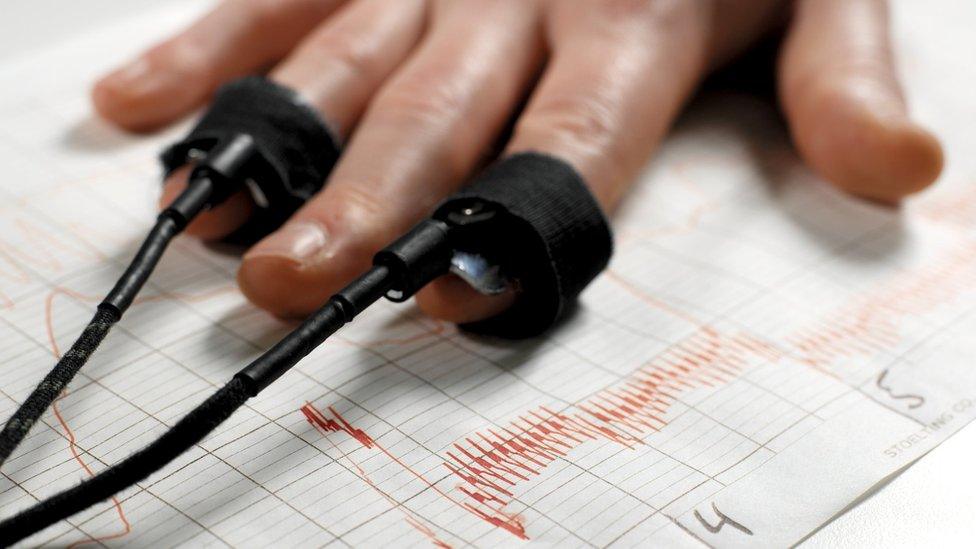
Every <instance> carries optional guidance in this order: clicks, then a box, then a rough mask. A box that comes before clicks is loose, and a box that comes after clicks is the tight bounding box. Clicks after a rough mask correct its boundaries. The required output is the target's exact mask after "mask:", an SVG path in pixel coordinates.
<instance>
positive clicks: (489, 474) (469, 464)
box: [447, 444, 515, 496]
mask: <svg viewBox="0 0 976 549" xmlns="http://www.w3.org/2000/svg"><path fill="white" fill-rule="evenodd" d="M454 447H455V448H457V449H458V450H459V451H460V452H461V453H463V454H464V455H465V457H467V458H469V459H470V458H473V457H474V456H472V455H471V453H470V452H468V451H467V450H466V449H465V448H464V447H463V446H461V445H460V444H454ZM447 455H448V456H450V457H451V458H452V459H453V460H454V461H455V462H457V463H458V464H459V465H460V466H461V467H462V468H464V469H467V470H468V471H470V472H471V473H472V474H473V475H475V476H476V477H478V478H479V479H481V480H482V481H483V483H484V484H485V485H487V486H491V487H492V488H494V489H496V490H499V491H504V492H505V493H506V495H509V496H510V495H512V494H511V493H510V492H508V490H505V489H504V488H502V487H501V485H499V484H497V483H496V482H494V481H492V480H491V479H492V478H494V479H496V480H498V481H500V482H504V483H506V484H508V485H509V486H515V483H514V482H512V481H511V480H509V479H507V478H506V477H504V476H502V475H500V474H498V473H495V472H494V471H491V470H490V469H489V470H484V469H479V468H478V467H475V465H481V464H480V463H478V462H477V461H475V460H473V459H471V460H470V461H469V460H462V459H461V458H459V457H458V456H457V455H455V454H454V452H450V451H449V452H447Z"/></svg>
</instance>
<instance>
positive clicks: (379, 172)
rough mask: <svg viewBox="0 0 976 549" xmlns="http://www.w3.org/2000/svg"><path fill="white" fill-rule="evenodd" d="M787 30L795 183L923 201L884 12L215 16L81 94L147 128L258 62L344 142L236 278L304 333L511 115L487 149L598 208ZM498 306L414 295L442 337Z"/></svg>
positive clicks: (573, 1)
mask: <svg viewBox="0 0 976 549" xmlns="http://www.w3.org/2000/svg"><path fill="white" fill-rule="evenodd" d="M784 21H786V25H787V26H786V38H785V40H784V42H783V44H782V46H781V51H780V55H779V64H778V68H777V74H776V79H777V82H778V93H779V100H780V103H781V105H782V107H783V111H784V114H785V116H786V119H787V122H788V124H789V128H790V132H791V134H792V138H793V141H794V143H795V145H796V148H797V150H798V151H799V153H800V155H801V156H802V157H803V159H804V160H805V161H806V162H807V163H808V164H809V166H810V167H811V168H812V169H814V170H815V171H817V172H819V173H820V174H821V175H822V176H824V177H825V178H826V179H827V180H829V181H831V182H833V183H834V184H835V185H837V186H838V187H840V188H841V189H843V190H845V191H847V192H849V193H851V194H853V195H856V196H860V197H863V198H866V199H869V200H873V201H878V202H884V203H890V204H896V203H898V202H899V201H900V200H901V199H902V198H904V197H905V196H906V195H908V194H910V193H913V192H916V191H919V190H921V189H923V188H925V187H927V186H928V185H930V184H932V183H933V182H934V181H935V180H936V178H937V177H938V175H939V173H940V171H941V169H942V149H941V146H940V145H939V142H938V141H937V140H936V138H935V137H934V136H933V135H932V134H931V133H929V132H928V131H927V130H925V129H924V128H922V127H921V126H919V125H918V124H917V123H915V122H914V121H912V120H911V119H910V118H909V116H908V113H907V110H906V106H905V101H904V98H903V96H902V92H901V89H900V86H899V82H898V79H897V76H896V75H895V72H894V67H893V59H892V52H891V47H890V44H889V36H888V34H889V32H888V31H889V29H888V14H887V7H886V4H885V2H884V1H883V0H797V1H795V2H793V1H784V0H225V1H224V2H223V3H221V4H219V5H218V6H217V7H216V8H215V9H214V10H213V11H212V12H211V13H209V14H207V15H206V16H204V17H203V18H202V19H201V20H199V21H198V22H196V23H194V24H193V25H192V26H191V27H190V28H188V29H186V30H185V31H183V32H182V33H180V34H178V35H176V36H174V37H172V38H170V39H169V40H167V41H165V42H163V43H161V44H159V45H157V46H155V47H154V48H152V49H150V50H149V51H147V52H145V53H144V54H143V55H141V56H140V57H139V58H137V59H136V60H134V61H133V62H132V63H131V64H129V65H127V66H126V67H123V68H121V69H119V70H117V71H115V72H113V73H111V74H109V75H107V76H105V77H104V78H103V79H101V80H100V81H99V82H98V83H97V84H96V86H95V88H94V90H93V94H92V96H93V101H94V105H95V108H96V109H97V111H98V112H99V113H100V114H101V115H102V116H103V117H104V118H106V119H107V120H109V121H111V122H113V123H114V124H116V125H118V126H120V127H122V128H125V129H128V130H131V131H137V132H144V131H152V130H154V129H156V128H159V127H162V126H164V125H166V124H169V123H171V122H173V121H175V120H177V119H179V118H181V117H183V116H184V115H186V114H188V113H189V112H191V111H192V110H193V109H195V108H198V107H200V106H201V105H203V104H204V103H205V102H206V101H207V99H208V98H209V97H210V95H211V94H212V93H213V92H214V90H215V89H216V88H217V87H218V86H219V85H220V84H221V83H223V82H225V81H227V80H230V79H233V78H236V77H238V76H241V75H243V74H247V73H252V72H256V71H260V70H262V69H266V68H268V67H271V70H270V76H271V78H273V79H275V80H277V81H279V82H281V83H284V84H286V85H288V86H291V87H293V88H294V89H296V90H298V91H299V93H301V94H302V95H303V96H304V97H305V98H307V99H308V100H309V101H310V102H311V103H312V104H313V105H314V106H315V107H316V108H317V109H319V110H320V111H321V113H322V114H323V117H324V118H325V119H326V120H327V121H328V122H329V123H330V124H331V125H332V128H333V129H334V130H335V132H336V133H337V134H338V135H340V136H341V137H342V139H344V140H345V141H346V142H345V144H344V150H343V155H342V158H341V160H340V161H339V163H338V164H337V165H336V167H335V169H334V170H333V172H332V174H331V175H330V177H329V181H328V182H327V185H326V186H325V188H324V189H323V190H322V191H321V192H320V193H319V195H317V196H316V197H315V198H314V199H313V200H311V201H310V202H309V203H308V204H306V205H305V206H304V207H303V208H302V209H301V210H300V211H298V212H297V213H296V214H295V215H294V216H293V217H292V219H291V220H289V221H288V222H287V223H286V224H285V225H284V226H283V227H282V228H281V229H279V230H278V231H277V232H276V233H274V234H271V235H269V236H268V237H266V238H265V239H264V240H262V241H261V242H259V243H257V244H256V245H255V246H253V247H252V248H251V249H250V250H248V251H247V253H246V254H245V255H244V257H243V260H242V262H241V266H240V271H239V273H238V282H239V284H240V287H241V290H242V291H243V292H244V294H245V295H246V296H247V297H248V298H249V299H250V300H251V301H252V302H254V303H255V304H256V305H258V306H259V307H262V308H264V309H267V310H268V311H270V312H271V313H273V314H275V315H277V316H281V317H301V316H304V315H307V314H308V313H310V312H311V311H313V310H315V309H316V308H317V307H318V306H319V305H321V304H322V303H323V302H324V301H325V299H326V298H327V297H328V296H329V295H331V294H332V293H334V292H335V291H337V290H338V289H339V288H341V287H342V286H343V285H344V284H346V283H347V282H349V281H350V280H351V279H352V278H354V277H355V276H356V275H358V274H359V273H361V272H362V271H364V270H365V269H367V268H368V267H369V265H370V261H371V258H372V255H373V253H374V252H375V251H376V250H378V249H380V248H382V247H383V246H385V245H386V244H388V243H389V242H390V241H392V240H393V239H394V238H395V237H397V236H398V235H399V234H401V233H402V232H404V231H406V230H407V229H409V228H410V227H411V226H413V225H414V224H415V223H416V222H417V221H419V220H420V219H422V218H423V217H425V216H426V215H427V214H428V213H429V212H430V211H431V209H432V208H433V206H434V205H436V204H437V203H438V202H439V201H440V200H441V199H443V198H444V197H446V196H447V195H449V194H451V193H452V192H453V191H455V190H456V189H458V188H459V187H460V186H461V185H463V183H464V182H465V181H466V180H467V178H468V177H470V176H471V175H472V174H473V173H474V172H476V171H477V170H478V168H479V167H481V166H483V164H484V163H485V162H486V161H487V160H489V154H490V151H491V150H493V146H495V145H496V144H497V142H498V139H499V138H500V136H501V135H502V133H503V132H504V131H505V129H506V128H507V125H508V122H509V120H510V118H511V117H512V115H513V113H514V112H515V111H516V110H518V109H519V107H521V106H522V105H524V108H523V109H522V111H521V114H520V115H519V117H518V119H517V120H516V123H515V127H514V132H513V133H512V135H511V137H510V138H509V139H508V141H507V143H505V144H504V153H503V154H508V153H514V152H519V151H526V150H534V151H541V152H545V153H549V154H553V155H555V156H558V157H560V158H562V159H564V160H566V161H568V162H569V163H570V164H572V165H573V166H574V167H575V168H576V169H577V170H578V171H579V172H580V173H581V174H582V176H583V177H584V179H585V180H586V181H587V183H588V185H589V186H590V189H591V190H592V191H593V194H594V195H595V196H596V198H597V200H598V201H599V202H600V204H601V205H602V206H603V207H604V209H605V210H606V211H608V212H612V211H613V210H614V209H615V208H616V207H617V205H618V204H619V202H620V201H621V200H622V199H623V198H624V196H625V194H626V191H627V188H628V187H629V186H630V184H631V183H632V182H633V181H634V180H635V178H636V176H637V174H638V173H639V171H640V170H641V168H642V167H643V166H644V164H645V163H646V162H647V161H648V160H649V159H650V158H651V157H652V155H653V153H654V150H655V149H656V148H657V146H658V145H659V143H660V141H661V139H662V138H663V137H664V136H665V134H666V133H667V131H668V128H669V127H670V125H671V123H672V122H673V121H674V118H675V116H676V115H677V114H678V113H679V112H680V110H681V108H682V106H683V105H684V104H685V102H686V101H687V100H688V98H689V96H690V95H691V94H693V93H694V91H695V90H696V88H697V87H698V85H699V84H700V82H701V80H702V78H703V77H704V76H706V75H707V74H708V73H709V72H710V71H711V70H713V69H714V68H716V67H719V66H721V65H722V64H724V63H726V62H727V61H728V60H729V59H731V58H733V57H735V56H736V55H738V54H740V53H742V52H743V51H744V50H745V49H747V48H748V47H749V46H750V45H751V44H752V43H753V42H754V41H755V40H757V39H758V38H760V37H761V36H762V35H763V34H764V33H766V32H767V31H769V30H770V29H771V28H773V27H775V26H777V25H781V24H783V22H784ZM187 171H188V170H186V169H184V170H181V171H179V172H177V173H175V174H173V175H172V176H171V177H170V180H169V181H168V182H167V185H166V187H165V190H164V193H163V196H162V198H161V204H167V203H168V202H169V201H170V200H172V199H173V197H175V196H176V194H178V192H179V191H180V190H181V189H182V188H183V187H184V186H185V182H186V175H187ZM389 197H409V198H408V199H398V200H395V201H394V200H390V199H389ZM252 208H253V205H252V204H251V202H250V198H249V197H248V196H246V195H245V194H244V193H240V194H238V195H235V196H233V197H231V199H229V200H228V201H227V202H225V203H223V204H221V205H220V206H217V207H216V208H214V209H213V210H212V211H209V212H206V213H205V214H203V215H202V216H201V217H200V218H199V219H198V220H196V221H195V222H194V223H193V224H192V225H191V226H190V228H189V232H190V233H191V234H193V235H195V236H197V237H199V238H202V239H219V238H221V237H223V236H225V235H227V234H229V233H230V232H231V231H233V230H234V229H235V228H236V227H238V226H240V224H241V223H243V222H244V221H245V220H246V219H247V217H248V215H249V214H250V212H251V210H252ZM514 299H515V296H514V295H511V294H506V295H502V296H495V297H486V296H482V295H480V294H477V293H476V292H474V291H473V290H472V289H471V288H469V287H468V286H467V285H465V284H464V283H463V282H461V281H460V280H459V279H457V278H453V277H443V278H441V279H439V280H436V281H434V282H433V283H432V284H430V285H429V286H428V287H427V288H425V289H424V290H423V291H421V292H420V293H419V294H418V295H417V303H418V305H419V306H420V308H421V309H422V310H423V311H424V312H426V313H427V314H429V315H431V316H433V317H436V318H439V319H443V320H448V321H453V322H468V321H473V320H478V319H482V318H487V317H489V316H492V315H494V314H497V313H498V312H500V311H502V310H504V309H505V308H506V307H508V306H510V305H511V303H512V301H513V300H514Z"/></svg>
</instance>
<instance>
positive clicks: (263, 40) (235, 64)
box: [92, 0, 343, 131]
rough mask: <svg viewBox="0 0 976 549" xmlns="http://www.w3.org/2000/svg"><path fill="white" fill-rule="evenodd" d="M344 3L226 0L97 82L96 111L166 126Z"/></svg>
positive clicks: (140, 125)
mask: <svg viewBox="0 0 976 549" xmlns="http://www.w3.org/2000/svg"><path fill="white" fill-rule="evenodd" d="M342 1H343V0H226V1H225V2H222V3H221V4H220V5H218V6H217V8H215V9H214V10H213V11H211V12H210V13H208V14H207V15H205V16H204V17H203V18H202V19H200V20H199V21H197V22H196V23H194V24H193V25H192V26H190V27H189V28H188V29H186V30H185V31H183V32H181V33H180V34H178V35H176V36H174V37H173V38H170V39H169V40H166V41H165V42H163V43H161V44H159V45H157V46H155V47H153V48H151V49H150V50H148V51H146V52H145V53H143V54H142V55H141V56H139V57H138V58H137V59H135V60H134V61H132V62H130V63H129V64H127V65H126V66H124V67H122V68H120V69H118V70H116V71H115V72H112V73H111V74H109V75H107V76H105V77H104V78H102V79H101V80H99V81H98V83H96V84H95V87H94V89H93V90H92V101H93V102H94V104H95V109H96V110H97V111H98V113H99V114H100V115H102V116H103V117H105V118H106V119H108V120H109V121H111V122H113V123H115V124H118V125H119V126H121V127H123V128H126V129H128V130H132V131H148V130H152V129H155V128H158V127H160V126H162V125H165V124H168V123H170V122H172V121H174V120H176V119H177V118H179V117H181V116H183V115H185V114H187V113H188V112H190V111H192V110H193V109H194V108H196V107H198V106H199V105H200V104H202V103H203V101H204V100H205V99H206V98H207V97H209V96H210V94H211V93H213V91H214V90H215V89H216V88H217V87H218V86H219V85H220V84H221V83H222V82H225V81H227V80H230V79H233V78H235V77H238V76H242V75H244V74H248V73H251V72H254V71H256V70H259V69H260V68H262V67H265V66H267V65H269V64H270V63H272V62H273V61H276V60H278V59H280V58H281V57H283V56H284V55H285V54H286V53H288V51H290V50H291V49H292V48H293V47H294V46H295V44H297V43H298V41H299V40H301V39H302V37H303V36H304V35H305V34H306V33H308V32H309V31H310V30H312V28H313V27H314V26H315V25H316V24H317V23H318V22H319V21H321V20H323V19H324V18H325V17H326V16H327V15H328V14H330V13H332V11H333V10H335V8H336V7H338V6H339V5H340V4H341V3H342Z"/></svg>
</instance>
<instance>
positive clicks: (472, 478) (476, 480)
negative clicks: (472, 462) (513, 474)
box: [444, 452, 513, 497]
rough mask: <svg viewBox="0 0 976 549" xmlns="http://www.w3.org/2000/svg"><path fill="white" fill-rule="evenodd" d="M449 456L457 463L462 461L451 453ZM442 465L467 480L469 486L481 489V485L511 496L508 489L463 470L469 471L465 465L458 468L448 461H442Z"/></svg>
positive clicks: (475, 473)
mask: <svg viewBox="0 0 976 549" xmlns="http://www.w3.org/2000/svg"><path fill="white" fill-rule="evenodd" d="M448 454H449V455H450V452H448ZM451 458H453V459H454V460H455V461H458V463H462V462H461V461H459V460H458V459H457V457H456V456H453V455H452V456H451ZM444 467H447V470H448V471H450V472H451V473H452V474H453V475H454V476H456V477H458V478H460V479H461V480H463V481H465V482H467V483H468V484H470V485H471V486H474V487H475V488H476V489H478V490H481V489H482V487H484V488H491V489H492V490H494V491H496V492H498V493H499V494H502V495H505V496H508V497H512V495H513V494H512V493H511V492H509V491H508V490H506V489H504V488H502V487H501V486H499V485H497V484H495V483H494V482H491V481H490V480H486V479H485V478H484V477H482V476H481V475H479V474H478V473H477V472H465V471H464V470H465V469H468V470H469V471H470V468H469V467H467V465H464V464H462V466H461V468H458V467H455V466H454V465H451V464H450V463H448V462H446V461H445V462H444Z"/></svg>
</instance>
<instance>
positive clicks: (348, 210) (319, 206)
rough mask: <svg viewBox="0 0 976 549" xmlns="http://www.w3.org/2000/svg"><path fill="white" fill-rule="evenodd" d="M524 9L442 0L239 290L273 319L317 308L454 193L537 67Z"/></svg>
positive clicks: (528, 8)
mask: <svg viewBox="0 0 976 549" xmlns="http://www.w3.org/2000/svg"><path fill="white" fill-rule="evenodd" d="M537 16H538V14H537V12H536V6H535V2H533V1H527V0H469V1H465V2H456V1H454V0H441V1H437V2H435V3H434V4H433V10H432V20H431V30H430V32H429V33H428V35H427V36H426V37H425V39H424V41H423V42H422V43H421V45H420V48H419V49H418V51H416V52H415V53H414V55H413V57H412V58H411V59H410V60H409V61H408V62H407V64H406V65H405V66H404V67H402V68H401V69H400V71H399V72H398V73H397V74H396V75H395V76H394V77H393V78H392V79H391V81H390V82H389V83H388V84H387V85H386V86H385V87H384V89H382V90H381V91H380V93H379V94H378V95H377V96H376V97H375V98H374V99H373V102H372V104H371V106H370V108H369V110H368V111H367V113H366V115H365V116H364V119H363V121H362V122H361V124H360V126H359V127H358V128H357V130H356V134H355V135H354V136H353V139H352V141H351V143H350V144H349V146H348V147H347V149H346V151H345V153H344V155H343V157H342V159H341V160H340V162H339V164H338V165H337V167H336V169H335V171H334V172H333V175H332V177H331V178H330V181H329V183H328V185H327V186H326V187H325V189H324V190H323V191H322V192H321V193H319V194H318V195H317V196H316V197H315V198H313V199H312V200H311V201H310V202H309V203H308V204H306V205H305V206H304V207H303V208H302V209H301V210H299V211H298V212H297V213H296V214H295V215H294V216H293V217H292V219H291V220H290V221H289V222H288V223H287V224H286V225H285V226H284V227H282V228H281V229H280V230H279V231H278V232H276V233H274V234H272V235H271V236H269V237H267V238H266V239H264V240H263V241H261V242H259V243H258V244H257V245H256V246H255V247H254V248H252V249H251V250H250V251H249V252H248V253H247V254H246V255H245V256H244V260H243V262H242V265H241V269H240V272H239V274H238V281H239V283H240V286H241V290H242V291H243V292H244V293H245V294H246V295H247V296H248V298H250V299H251V300H252V301H253V302H254V303H256V304H257V305H259V306H261V307H263V308H265V309H268V310H270V311H271V312H273V313H275V314H277V315H279V316H301V315H305V314H307V313H309V312H310V311H312V310H314V309H316V308H318V307H319V306H320V305H321V304H322V302H323V301H324V300H325V299H326V298H327V297H328V296H329V295H331V294H332V293H334V292H335V291H336V290H337V289H338V288H339V287H341V285H342V284H344V283H345V282H348V280H350V279H351V278H352V277H354V276H356V275H357V274H358V273H359V272H361V271H363V270H365V269H366V268H368V266H369V264H370V260H371V258H372V255H373V253H374V252H376V251H377V250H378V249H379V248H381V247H382V246H384V245H386V244H388V243H389V242H390V241H391V240H393V238H395V237H396V236H397V235H399V234H401V233H402V232H404V231H406V230H407V229H409V228H410V226H412V225H413V224H414V223H416V222H417V221H418V220H420V219H421V218H422V217H423V216H424V215H426V214H427V213H428V212H429V211H430V209H431V208H432V207H433V205H434V204H436V203H437V202H438V201H440V200H441V199H442V198H443V197H445V196H446V195H448V194H449V193H450V192H451V191H453V190H454V189H456V188H457V187H459V186H460V184H461V183H462V182H463V181H464V179H465V178H466V177H467V176H468V175H469V174H470V172H471V171H472V170H473V169H474V168H475V167H476V166H477V164H478V162H479V160H480V159H481V157H482V153H483V151H485V150H487V149H488V148H489V147H490V146H491V144H492V142H493V141H495V140H496V139H497V137H498V135H499V133H500V132H501V131H502V130H503V128H504V127H505V123H506V121H507V120H508V119H509V118H510V115H511V114H512V112H513V110H514V109H515V108H516V107H517V105H518V104H519V102H520V100H521V99H522V98H523V97H524V96H525V94H526V91H527V89H528V88H529V86H530V83H531V82H532V79H533V77H534V76H535V74H536V73H537V72H538V70H539V67H540V65H541V63H542V60H543V48H542V36H541V29H540V24H539V21H538V17H537Z"/></svg>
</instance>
